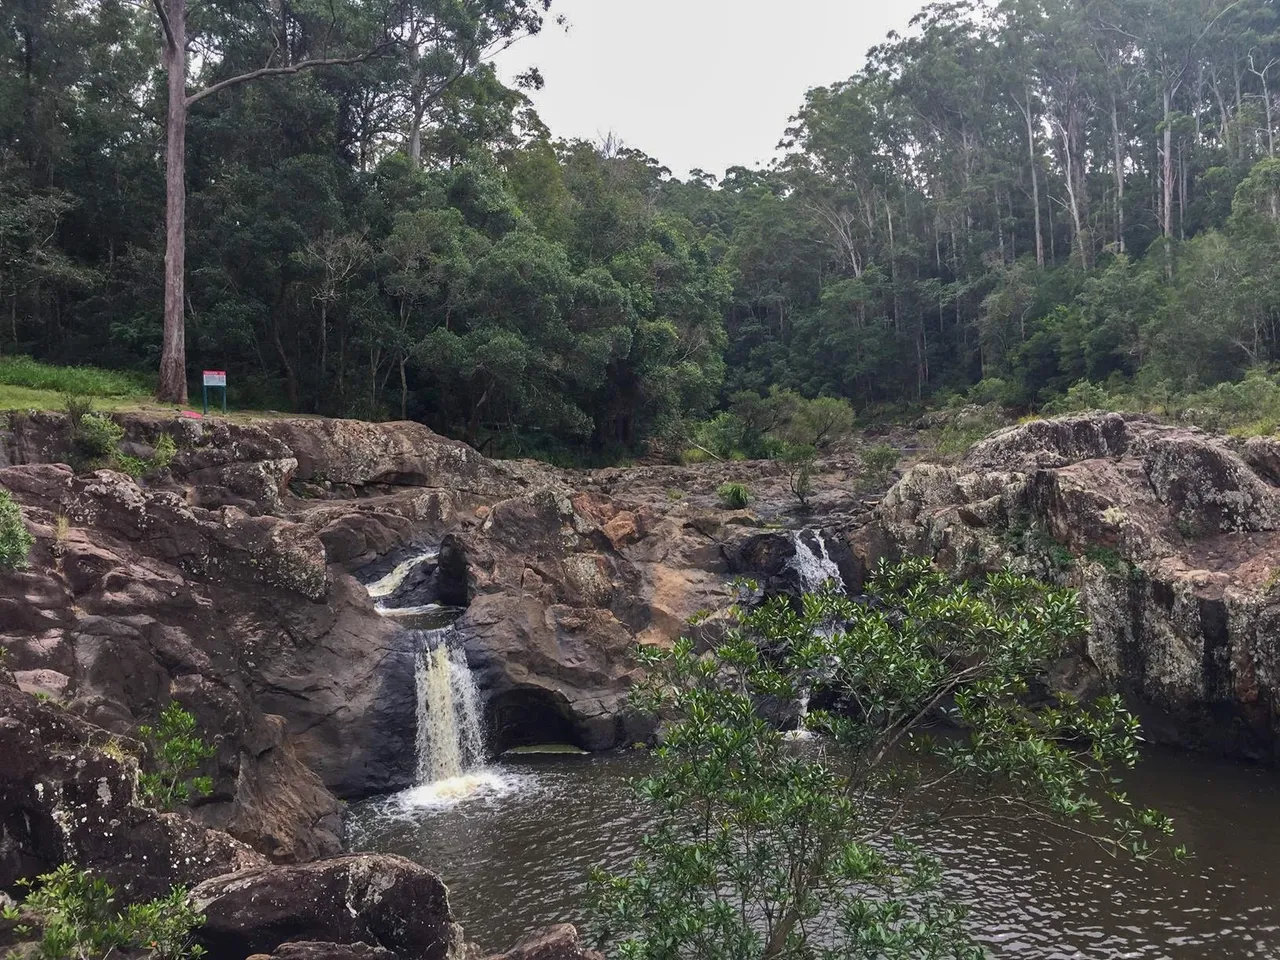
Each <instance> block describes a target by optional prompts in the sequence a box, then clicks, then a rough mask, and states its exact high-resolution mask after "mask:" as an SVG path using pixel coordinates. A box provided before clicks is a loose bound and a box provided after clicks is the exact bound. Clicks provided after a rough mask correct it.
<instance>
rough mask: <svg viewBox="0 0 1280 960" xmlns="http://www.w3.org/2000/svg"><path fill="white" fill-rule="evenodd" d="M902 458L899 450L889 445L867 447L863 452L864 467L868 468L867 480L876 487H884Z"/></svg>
mask: <svg viewBox="0 0 1280 960" xmlns="http://www.w3.org/2000/svg"><path fill="white" fill-rule="evenodd" d="M901 458H902V453H901V452H900V451H899V450H898V448H897V447H891V446H889V445H888V444H887V443H882V444H878V445H876V446H874V447H867V449H865V450H863V451H862V465H863V467H865V468H866V471H867V479H869V480H870V481H871V482H872V483H873V484H875V485H876V486H883V485H884V484H886V483H887V482H888V481H889V478H890V477H891V476H892V474H893V468H894V467H896V466H897V465H898V461H899V460H900V459H901Z"/></svg>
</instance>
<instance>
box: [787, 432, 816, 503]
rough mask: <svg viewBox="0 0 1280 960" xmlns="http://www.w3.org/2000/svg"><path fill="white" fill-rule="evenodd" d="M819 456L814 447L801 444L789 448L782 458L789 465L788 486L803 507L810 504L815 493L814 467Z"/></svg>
mask: <svg viewBox="0 0 1280 960" xmlns="http://www.w3.org/2000/svg"><path fill="white" fill-rule="evenodd" d="M817 457H818V454H817V451H816V450H814V449H813V447H803V446H801V447H789V448H787V450H785V451H784V452H783V454H782V456H781V458H780V459H781V460H782V461H783V462H784V463H786V465H787V486H788V487H789V488H790V490H791V495H792V496H794V497H795V498H796V500H798V501H799V502H800V506H801V508H802V509H803V508H807V507H808V506H809V496H810V495H811V494H812V493H813V469H814V462H815V461H816V460H817Z"/></svg>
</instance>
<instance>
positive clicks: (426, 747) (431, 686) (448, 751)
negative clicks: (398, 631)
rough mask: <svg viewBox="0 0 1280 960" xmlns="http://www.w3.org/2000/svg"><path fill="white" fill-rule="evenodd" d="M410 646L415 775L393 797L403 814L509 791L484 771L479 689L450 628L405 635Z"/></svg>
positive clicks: (501, 778) (511, 783)
mask: <svg viewBox="0 0 1280 960" xmlns="http://www.w3.org/2000/svg"><path fill="white" fill-rule="evenodd" d="M408 632H409V635H410V636H411V637H412V638H413V640H414V644H415V651H416V652H415V656H414V670H413V680H414V690H415V695H416V698H417V710H416V717H415V719H416V722H417V731H416V734H415V737H414V741H415V742H414V746H415V754H416V757H415V760H416V770H415V777H414V783H415V785H414V786H413V787H411V788H410V789H408V790H406V791H404V792H403V793H401V794H399V795H398V797H397V800H398V802H399V804H400V805H401V806H402V807H404V808H407V809H413V808H417V807H438V806H443V805H448V804H452V803H456V802H458V801H460V800H465V799H467V798H468V797H472V796H475V795H477V794H500V793H506V792H508V791H510V790H513V789H515V787H516V783H517V779H516V778H514V777H512V776H510V775H506V774H499V773H497V772H495V771H494V770H492V769H490V768H488V767H486V766H485V747H484V724H483V711H482V709H481V701H480V688H479V687H478V686H477V685H476V679H475V676H474V675H473V674H472V673H471V667H470V666H468V664H467V655H466V651H464V650H463V649H462V646H461V645H460V644H458V643H457V642H456V641H455V638H456V637H457V630H456V629H455V628H454V627H452V626H447V627H440V628H438V629H434V630H413V631H408Z"/></svg>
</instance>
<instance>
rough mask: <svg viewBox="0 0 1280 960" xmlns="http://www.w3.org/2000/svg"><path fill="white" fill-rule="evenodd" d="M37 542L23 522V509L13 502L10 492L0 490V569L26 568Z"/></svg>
mask: <svg viewBox="0 0 1280 960" xmlns="http://www.w3.org/2000/svg"><path fill="white" fill-rule="evenodd" d="M35 542H36V538H35V537H33V536H32V535H31V533H30V531H28V530H27V525H26V524H25V523H23V522H22V508H21V507H19V506H18V505H17V504H16V503H14V502H13V497H12V496H10V495H9V491H8V490H0V567H8V568H9V569H11V570H16V569H21V568H23V567H25V566H26V565H27V556H28V555H29V554H30V553H31V545H32V544H33V543H35Z"/></svg>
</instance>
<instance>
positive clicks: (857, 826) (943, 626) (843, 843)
mask: <svg viewBox="0 0 1280 960" xmlns="http://www.w3.org/2000/svg"><path fill="white" fill-rule="evenodd" d="M869 596H870V598H871V601H872V602H871V603H869V604H861V603H854V602H852V601H849V600H847V599H845V598H844V597H843V596H837V595H835V594H829V595H821V596H808V597H806V598H805V599H804V604H803V611H802V612H797V611H796V609H795V608H794V607H793V606H792V605H791V604H790V603H789V602H788V601H787V600H786V599H785V598H783V599H778V600H774V601H770V602H767V603H765V604H764V605H763V606H761V607H758V608H756V609H750V610H748V609H741V608H739V609H735V610H733V611H731V615H732V619H733V621H734V624H735V625H734V627H733V629H731V630H730V631H729V632H728V633H727V634H726V635H725V636H724V639H723V640H721V641H719V642H717V643H714V644H713V645H712V649H711V651H710V652H709V653H707V654H705V655H703V656H699V655H698V653H697V651H696V648H695V644H694V642H693V641H692V640H690V639H685V640H682V641H680V642H679V643H678V644H677V645H676V646H675V648H674V649H673V650H659V649H657V648H651V649H646V650H644V651H643V659H644V661H645V663H646V666H647V667H648V669H649V678H648V680H647V681H646V682H645V684H644V685H643V687H642V688H641V689H640V691H639V694H638V704H639V705H640V706H641V707H642V708H644V709H646V710H648V711H650V712H652V713H654V714H656V715H658V716H661V717H662V718H663V720H664V724H665V726H664V729H665V737H664V741H663V744H662V746H661V747H660V748H659V749H657V750H656V751H655V753H656V760H655V771H654V773H653V775H652V776H650V777H649V778H647V779H645V780H643V781H642V782H641V783H640V784H639V786H638V795H639V797H640V799H641V800H642V801H643V802H644V803H646V804H647V805H648V806H649V807H650V808H651V809H652V810H653V811H654V814H655V818H656V823H657V826H656V828H655V829H654V830H653V831H652V832H651V833H650V834H649V835H648V836H647V837H646V839H645V841H644V850H643V853H642V855H641V857H640V858H638V859H637V860H636V862H635V863H634V864H633V865H632V867H631V869H630V870H629V871H628V872H627V873H625V874H622V875H619V876H614V877H606V876H600V877H598V881H599V884H600V904H599V912H598V919H599V921H600V923H601V925H602V928H603V929H602V933H603V935H604V937H603V939H604V942H605V943H607V944H609V945H611V946H614V947H616V953H617V955H618V956H621V957H624V958H628V960H677V958H679V960H752V958H796V960H800V958H804V960H854V958H871V957H876V958H885V960H889V958H899V960H908V958H910V960H916V958H922V957H930V958H944V957H945V958H965V960H968V958H975V960H976V958H981V957H983V956H985V953H984V951H983V950H982V949H980V948H979V947H978V946H977V945H975V944H974V943H973V942H972V940H971V939H970V937H969V933H968V930H967V929H966V927H965V922H964V920H965V910H964V909H963V907H962V906H961V905H958V904H956V903H952V902H950V901H949V900H948V899H947V897H946V896H945V895H944V891H943V890H942V889H941V879H942V866H943V864H942V863H941V862H940V860H939V858H938V857H937V856H935V855H934V854H933V853H932V852H931V851H930V850H929V846H928V844H929V836H930V830H931V829H936V828H937V827H938V826H939V825H940V824H943V823H947V822H956V823H964V822H967V821H983V820H987V821H997V822H998V821H1009V822H1011V823H1014V824H1017V825H1018V827H1019V828H1020V829H1035V828H1037V827H1042V826H1043V827H1046V828H1048V832H1050V833H1052V832H1053V825H1055V824H1068V825H1070V829H1071V830H1072V831H1075V832H1079V833H1085V834H1087V835H1089V836H1091V837H1092V838H1093V839H1094V840H1096V842H1097V843H1099V844H1100V845H1101V846H1102V847H1104V848H1105V849H1109V850H1111V851H1112V852H1113V853H1116V854H1126V855H1131V856H1137V857H1147V856H1150V855H1152V854H1153V853H1155V852H1156V851H1157V850H1159V849H1161V848H1162V847H1164V846H1165V844H1166V843H1167V842H1168V837H1169V835H1170V833H1171V830H1172V827H1171V824H1170V822H1169V820H1168V819H1167V818H1166V817H1164V816H1163V815H1161V814H1159V813H1158V812H1156V811H1153V810H1142V809H1136V808H1135V807H1133V806H1132V804H1131V803H1130V801H1129V800H1128V798H1127V797H1126V796H1125V794H1124V793H1123V792H1122V788H1121V787H1120V786H1119V783H1118V781H1117V780H1116V774H1117V773H1119V772H1121V771H1123V770H1126V769H1128V768H1131V767H1132V766H1133V765H1134V764H1135V762H1136V761H1137V758H1138V751H1137V744H1138V725H1137V721H1136V720H1135V719H1134V718H1133V717H1132V716H1131V715H1130V714H1129V713H1128V712H1127V711H1126V710H1125V709H1124V707H1123V706H1122V704H1121V701H1120V698H1119V697H1105V698H1102V699H1100V700H1097V701H1095V702H1094V703H1091V704H1088V705H1085V704H1082V703H1079V702H1076V701H1073V700H1069V699H1061V700H1059V701H1058V702H1056V703H1054V704H1052V705H1051V706H1046V707H1044V708H1042V709H1039V710H1033V709H1032V708H1031V707H1030V705H1029V699H1028V690H1029V680H1030V679H1031V678H1033V677H1035V676H1037V675H1039V674H1040V672H1041V671H1042V669H1043V668H1044V667H1045V665H1046V664H1047V663H1048V662H1049V661H1050V660H1052V659H1053V658H1055V657H1056V656H1057V655H1058V654H1059V653H1060V652H1061V651H1062V650H1063V649H1064V648H1065V647H1066V646H1068V645H1069V644H1071V643H1073V642H1076V641H1078V640H1079V639H1080V637H1081V635H1082V632H1083V631H1084V629H1085V628H1086V621H1085V620H1084V618H1083V616H1082V614H1081V611H1080V608H1079V605H1078V603H1077V600H1076V597H1075V595H1074V594H1073V593H1070V592H1060V591H1054V590H1051V589H1048V588H1047V587H1044V586H1042V585H1039V584H1036V583H1034V582H1032V581H1028V580H1026V579H1024V578H1020V577H1016V576H1013V575H1010V574H998V575H992V576H990V577H989V578H988V579H987V580H986V581H985V582H984V583H981V584H963V583H960V584H957V583H952V582H950V581H949V580H948V579H947V578H946V577H945V576H944V575H942V574H940V573H938V572H937V571H935V570H933V569H932V568H931V567H930V565H929V564H928V562H927V561H920V560H912V561H908V562H906V563H904V564H902V565H901V566H897V567H893V566H882V567H881V568H880V569H879V570H878V571H877V574H876V576H875V578H874V579H873V581H872V582H871V583H870V584H869ZM801 691H811V692H812V693H813V695H814V698H815V702H826V703H829V704H830V705H831V706H830V709H829V710H827V711H818V712H814V713H813V714H811V715H810V717H809V718H808V721H807V727H808V728H809V729H811V730H818V731H821V732H822V733H823V735H824V736H823V739H822V740H820V741H809V742H807V743H805V744H803V745H801V744H797V743H795V742H793V740H792V739H791V738H789V737H788V736H787V735H786V734H784V733H783V732H782V731H781V730H780V729H779V728H778V726H777V725H776V724H775V723H771V722H769V720H767V719H766V718H765V716H763V715H762V712H761V711H759V710H758V709H757V706H758V704H759V703H760V702H761V701H763V700H768V701H772V702H778V701H779V700H781V701H782V702H786V701H792V702H794V701H795V700H796V699H797V698H798V696H799V695H800V693H801ZM819 698H821V700H820V701H819ZM944 725H945V726H950V727H952V728H953V731H954V732H953V733H951V734H946V735H942V736H939V737H937V738H934V737H932V736H930V734H929V730H930V728H931V727H938V726H944ZM913 838H914V839H913ZM1174 853H1181V851H1180V850H1175V851H1174Z"/></svg>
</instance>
